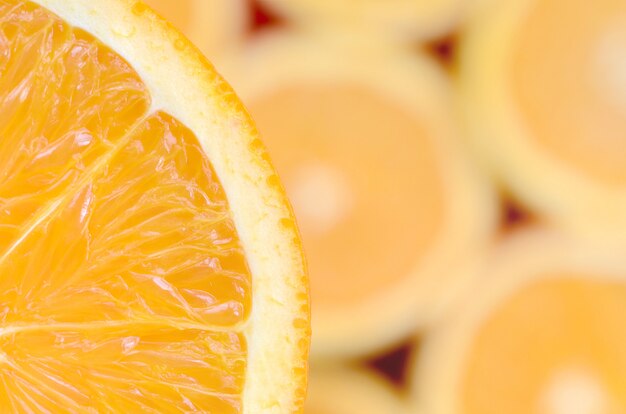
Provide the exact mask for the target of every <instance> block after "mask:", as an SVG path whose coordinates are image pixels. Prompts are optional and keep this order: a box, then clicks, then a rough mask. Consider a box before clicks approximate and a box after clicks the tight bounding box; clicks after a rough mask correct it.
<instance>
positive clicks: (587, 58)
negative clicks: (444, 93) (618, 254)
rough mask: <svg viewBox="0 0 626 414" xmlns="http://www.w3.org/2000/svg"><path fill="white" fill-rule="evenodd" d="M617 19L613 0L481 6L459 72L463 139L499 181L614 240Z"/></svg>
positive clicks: (624, 123) (622, 96) (621, 121)
mask: <svg viewBox="0 0 626 414" xmlns="http://www.w3.org/2000/svg"><path fill="white" fill-rule="evenodd" d="M625 21H626V5H625V4H624V3H623V2H619V1H617V2H616V1H612V0H606V1H600V2H598V3H597V4H594V5H593V7H590V6H589V4H588V3H587V2H584V1H575V2H570V1H559V0H517V1H509V2H498V1H487V2H484V5H483V7H481V8H478V9H477V10H476V13H475V16H474V18H473V19H472V20H471V22H470V23H469V24H468V28H467V30H466V32H465V33H464V38H463V40H462V42H461V59H460V62H461V65H460V71H459V74H460V80H461V86H462V93H463V102H464V105H465V114H466V120H467V123H468V125H469V127H470V132H471V137H472V138H473V139H474V141H475V143H476V144H477V145H476V146H477V148H479V151H480V153H481V154H482V155H483V156H484V158H485V160H486V161H487V163H488V165H489V166H490V167H491V168H492V169H493V170H494V172H495V173H496V174H497V175H498V178H500V179H502V180H503V181H504V182H505V184H507V185H508V186H510V187H511V188H512V190H513V191H514V192H515V193H516V195H517V196H518V197H519V198H521V199H522V200H523V201H524V202H526V203H528V204H529V205H530V206H531V207H532V208H534V209H536V210H538V211H539V212H541V213H542V214H545V215H547V216H548V217H549V218H550V219H551V220H552V221H554V222H557V223H559V224H561V225H564V226H567V227H569V228H575V229H576V230H581V231H584V232H585V233H589V234H593V235H598V236H601V237H604V236H609V235H610V236H611V237H614V238H617V239H619V240H622V239H623V234H624V231H623V229H624V228H625V225H626V222H625V221H624V217H623V214H622V212H623V211H624V207H625V206H626V188H625V186H624V177H625V176H626V175H625V170H624V154H625V153H626V152H625V149H626V148H625V147H624V145H623V140H622V139H621V138H620V137H622V136H623V135H624V132H625V131H626V106H625V104H624V102H626V89H625V88H624V84H625V83H624V76H623V73H624V52H623V51H624V50H625V47H626V34H625V33H626V32H625V30H624V27H625V25H624V22H625ZM557 25H558V26H559V30H554V27H555V26H557Z"/></svg>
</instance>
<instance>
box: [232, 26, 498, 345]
mask: <svg viewBox="0 0 626 414" xmlns="http://www.w3.org/2000/svg"><path fill="white" fill-rule="evenodd" d="M328 40H330V41H328ZM362 46H363V47H361V46H359V47H357V46H355V45H353V44H348V43H345V42H344V40H343V39H340V38H334V39H326V38H324V39H322V38H312V37H308V36H293V37H290V36H286V35H283V34H276V35H268V36H266V37H262V38H258V39H257V41H256V42H253V43H251V44H250V45H249V49H247V50H245V51H244V52H243V53H241V54H239V55H238V56H236V57H233V58H232V60H231V61H229V62H228V63H225V64H224V66H223V68H224V71H225V73H227V76H228V79H229V80H230V81H231V82H233V84H234V85H235V86H236V87H237V90H238V91H239V93H240V94H241V96H242V98H243V99H244V102H245V103H246V105H247V107H248V108H249V110H250V112H251V113H252V115H253V116H254V118H255V120H256V121H257V123H258V126H259V129H260V130H261V131H262V134H263V136H264V138H265V141H266V143H267V144H268V146H269V148H270V151H271V153H272V157H273V160H274V161H275V162H276V165H277V169H278V171H279V173H280V174H281V177H282V178H283V180H284V182H285V185H286V187H287V191H288V193H289V195H290V199H291V201H292V202H293V204H294V209H295V211H296V215H297V217H298V223H299V225H300V228H301V230H302V233H303V240H304V245H305V250H306V252H307V258H308V262H309V266H310V269H311V274H312V282H311V283H312V295H313V301H314V303H315V312H314V321H313V325H314V331H315V335H314V339H313V353H314V355H315V356H330V355H333V356H338V355H344V356H345V355H355V354H364V353H372V352H376V351H379V350H381V349H382V348H385V347H388V346H390V345H391V343H392V342H394V341H398V340H400V339H401V338H402V337H403V336H405V335H409V334H410V333H411V332H412V330H414V329H415V327H416V326H420V327H423V326H425V325H426V324H427V323H430V322H432V321H433V320H434V319H435V318H436V317H437V315H438V314H439V313H440V311H441V310H442V309H443V308H444V306H445V303H447V301H448V300H449V298H450V297H452V296H453V295H454V294H455V293H456V291H457V290H458V289H460V288H461V287H462V286H463V285H464V283H465V281H467V280H468V279H469V276H470V274H471V273H472V272H471V269H472V266H471V264H470V263H471V262H472V261H474V260H476V259H477V258H478V257H479V256H480V251H481V249H483V248H484V247H485V246H486V244H487V239H488V237H489V232H490V231H491V228H492V224H493V221H494V220H493V216H494V214H493V212H494V208H493V205H492V201H493V200H492V198H491V194H490V192H489V191H488V189H487V188H486V187H487V186H486V185H484V183H483V182H482V181H481V180H480V177H479V176H478V174H476V172H475V171H474V170H473V169H472V168H471V165H469V164H468V163H467V162H466V160H465V159H463V157H462V156H461V155H462V154H460V152H459V148H458V145H457V144H458V142H457V141H456V139H457V136H456V133H455V130H454V127H455V120H454V117H453V116H452V114H451V113H450V112H449V110H450V105H449V101H448V99H449V96H448V93H449V91H448V88H447V83H446V81H445V79H444V76H443V74H442V73H440V71H439V68H438V67H437V66H436V65H435V64H434V63H432V62H430V61H428V60H426V59H424V58H422V57H421V56H419V55H418V56H413V55H409V54H404V53H403V52H402V51H398V50H395V49H393V48H385V49H381V50H377V49H376V48H374V47H369V46H370V45H362Z"/></svg>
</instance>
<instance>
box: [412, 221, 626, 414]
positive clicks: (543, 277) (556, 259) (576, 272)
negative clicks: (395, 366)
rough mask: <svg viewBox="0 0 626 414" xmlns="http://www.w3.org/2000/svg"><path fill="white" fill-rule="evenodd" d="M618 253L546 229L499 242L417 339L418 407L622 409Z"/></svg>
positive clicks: (551, 413) (547, 412)
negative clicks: (477, 282) (459, 296)
mask: <svg viewBox="0 0 626 414" xmlns="http://www.w3.org/2000/svg"><path fill="white" fill-rule="evenodd" d="M623 257H624V253H623V251H618V250H617V249H614V248H610V247H607V246H604V245H601V244H598V243H597V242H589V241H580V240H578V241H577V240H574V239H572V238H570V237H565V236H563V235H560V234H557V233H554V232H550V231H547V230H535V231H533V232H527V233H525V234H521V235H518V236H517V237H515V238H513V239H511V240H508V241H507V242H506V243H505V244H503V245H502V246H500V247H499V249H498V250H497V251H496V252H495V253H494V257H493V258H492V259H491V260H490V261H489V262H488V264H487V266H486V267H485V269H486V270H485V273H486V275H485V278H484V279H483V280H482V282H483V283H482V285H481V286H480V288H479V289H475V290H474V291H473V292H471V293H470V294H468V295H466V297H465V298H464V299H463V300H462V301H460V304H459V306H458V308H457V309H456V310H455V312H454V316H452V317H450V318H449V319H448V320H446V321H445V322H443V323H442V324H440V326H438V327H436V328H435V329H434V332H432V333H431V334H429V335H430V336H429V337H427V338H426V342H425V344H424V347H423V353H422V354H421V356H420V357H419V358H418V359H417V361H416V365H415V367H414V369H415V379H416V381H415V383H414V384H413V385H414V387H415V388H414V391H415V393H416V398H417V399H418V400H420V402H421V404H422V408H423V409H424V410H425V412H428V413H432V414H443V413H449V414H452V413H454V414H460V413H463V414H472V413H480V414H491V413H494V414H495V413H511V414H518V413H519V414H522V413H524V414H529V413H537V414H564V413H616V414H617V413H623V412H626V394H625V393H624V390H625V389H626V359H625V358H624V349H626V348H625V347H626V334H624V329H623V326H624V323H626V265H625V264H624V261H623Z"/></svg>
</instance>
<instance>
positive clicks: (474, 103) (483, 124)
mask: <svg viewBox="0 0 626 414" xmlns="http://www.w3.org/2000/svg"><path fill="white" fill-rule="evenodd" d="M535 1H536V0H511V1H498V0H495V1H494V0H482V2H481V4H480V7H476V9H475V10H474V13H473V17H472V18H471V19H470V20H469V23H468V24H467V28H466V30H465V31H464V33H463V38H462V42H461V47H460V67H459V69H460V70H459V71H458V73H459V85H460V96H461V100H460V103H461V106H462V108H463V112H464V121H465V124H466V126H467V129H468V132H469V134H468V135H469V138H470V139H471V141H472V143H473V145H474V147H475V149H476V151H477V154H478V156H479V157H481V158H482V160H483V162H484V164H485V165H486V166H487V167H488V168H489V169H490V170H491V172H492V173H493V174H494V175H495V176H496V177H497V178H498V179H499V180H501V181H502V182H503V183H504V184H505V185H507V186H509V187H510V188H511V189H512V190H513V192H514V193H515V194H516V195H518V196H519V198H521V199H522V200H523V201H524V202H525V203H527V204H528V205H529V206H530V207H531V208H532V209H535V210H537V211H539V212H541V213H544V214H546V215H547V216H548V217H549V218H550V220H551V221H552V222H554V223H556V224H558V225H559V226H561V227H562V228H566V229H572V230H573V231H575V232H576V233H582V234H585V235H586V236H590V237H597V238H607V237H610V238H612V239H615V240H616V241H617V242H619V243H622V242H625V241H626V215H625V214H624V211H626V188H624V187H623V186H619V185H612V184H609V183H606V182H601V181H599V180H595V179H593V178H590V177H589V176H588V175H586V174H585V173H584V172H582V171H580V170H576V169H575V168H574V167H572V166H571V165H567V164H566V163H565V162H563V161H562V160H560V159H558V158H556V157H555V156H554V155H551V154H550V153H549V151H546V149H545V148H543V147H542V146H541V143H540V142H539V141H538V140H536V139H533V138H532V136H531V135H530V134H531V132H530V131H529V130H528V127H527V126H526V125H525V123H524V120H523V117H522V114H521V113H520V111H519V108H517V107H516V105H515V102H514V98H513V94H512V91H511V88H510V82H509V79H508V78H507V74H509V73H510V71H511V69H510V66H509V65H510V64H511V59H512V52H513V48H512V47H511V45H512V44H513V42H514V40H515V37H516V36H517V35H519V34H520V33H519V28H520V26H521V24H522V22H523V20H524V18H525V17H526V16H527V15H528V13H529V12H530V10H531V7H532V5H533V4H534V2H535ZM599 128H601V126H599Z"/></svg>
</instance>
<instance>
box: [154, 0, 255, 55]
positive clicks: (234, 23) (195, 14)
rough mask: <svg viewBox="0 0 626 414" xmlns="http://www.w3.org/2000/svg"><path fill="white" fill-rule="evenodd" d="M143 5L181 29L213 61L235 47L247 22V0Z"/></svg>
mask: <svg viewBox="0 0 626 414" xmlns="http://www.w3.org/2000/svg"><path fill="white" fill-rule="evenodd" d="M145 3H146V4H148V5H149V6H150V7H152V8H153V9H154V10H156V11H157V12H158V13H159V14H161V15H162V16H163V17H165V18H166V19H167V20H168V21H170V22H171V23H172V24H173V25H174V26H175V27H176V28H177V29H179V30H181V31H182V32H183V33H184V34H185V36H187V37H188V38H189V39H190V40H191V41H192V42H193V43H194V44H195V45H196V46H198V48H199V49H200V51H201V52H202V53H204V55H205V56H208V57H209V59H211V60H212V61H213V60H214V59H218V60H219V56H221V55H222V54H223V53H224V52H226V51H227V50H229V49H231V48H234V47H237V46H238V44H239V42H241V41H242V40H243V37H244V35H245V32H246V29H247V27H246V26H247V25H248V20H249V16H248V14H249V13H248V10H247V4H246V0H145ZM214 63H215V62H214Z"/></svg>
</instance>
